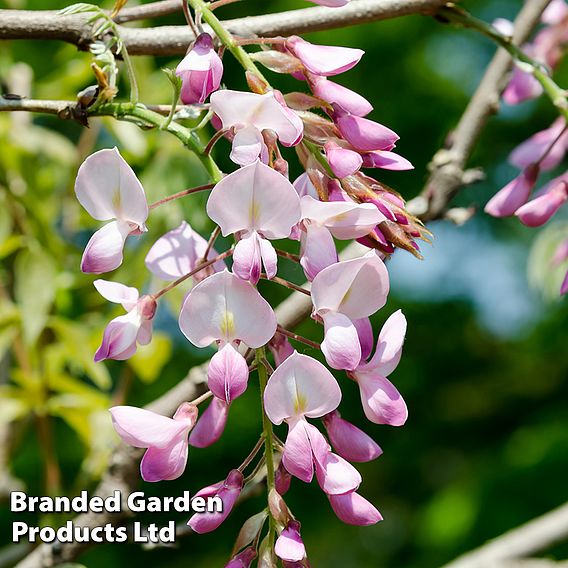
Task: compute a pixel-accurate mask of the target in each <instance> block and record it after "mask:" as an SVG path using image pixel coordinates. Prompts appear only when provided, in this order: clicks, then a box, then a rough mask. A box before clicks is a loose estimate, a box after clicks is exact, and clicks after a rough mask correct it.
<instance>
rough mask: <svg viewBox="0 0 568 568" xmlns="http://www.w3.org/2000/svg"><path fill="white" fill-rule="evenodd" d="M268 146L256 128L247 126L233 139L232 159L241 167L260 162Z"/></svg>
mask: <svg viewBox="0 0 568 568" xmlns="http://www.w3.org/2000/svg"><path fill="white" fill-rule="evenodd" d="M265 147H266V145H265V143H264V140H263V138H262V134H261V133H260V131H259V130H258V129H257V128H256V126H247V127H245V128H240V129H239V130H237V132H236V134H235V136H234V138H233V147H232V150H231V154H230V158H231V160H233V162H235V164H239V165H240V166H247V165H248V164H252V163H253V162H254V161H256V160H258V158H259V156H260V155H261V153H262V152H263V149H265Z"/></svg>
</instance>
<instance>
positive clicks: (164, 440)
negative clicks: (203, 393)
mask: <svg viewBox="0 0 568 568" xmlns="http://www.w3.org/2000/svg"><path fill="white" fill-rule="evenodd" d="M110 413H111V416H112V424H113V426H114V429H115V430H116V432H117V434H118V435H119V436H120V437H121V438H122V440H123V441H124V442H125V443H127V444H129V445H130V446H134V447H135V448H147V450H146V453H145V454H144V457H143V458H142V461H141V462H140V473H141V474H142V478H143V479H144V481H164V480H168V479H177V478H178V477H179V476H180V475H181V474H182V473H183V472H184V470H185V466H186V464H187V455H188V445H187V438H188V434H189V432H190V430H191V429H192V428H193V425H194V424H195V421H196V419H197V407H196V406H194V405H193V404H189V403H188V402H184V403H183V404H181V405H180V406H179V408H178V409H177V410H176V412H175V414H174V416H173V418H168V417H167V416H162V415H161V414H156V413H155V412H152V411H150V410H145V409H143V408H136V407H134V406H114V407H112V408H111V409H110Z"/></svg>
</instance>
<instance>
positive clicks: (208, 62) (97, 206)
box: [75, 0, 428, 567]
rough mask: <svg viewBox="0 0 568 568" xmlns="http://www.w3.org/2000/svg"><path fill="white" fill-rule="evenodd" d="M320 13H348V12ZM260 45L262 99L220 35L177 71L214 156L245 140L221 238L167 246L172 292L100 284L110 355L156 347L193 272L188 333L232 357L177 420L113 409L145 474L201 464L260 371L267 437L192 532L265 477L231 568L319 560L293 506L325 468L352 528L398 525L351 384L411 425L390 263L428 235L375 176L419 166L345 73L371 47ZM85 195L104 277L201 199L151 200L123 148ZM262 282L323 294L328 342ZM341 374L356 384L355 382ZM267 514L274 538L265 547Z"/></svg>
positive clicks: (218, 201) (371, 410)
mask: <svg viewBox="0 0 568 568" xmlns="http://www.w3.org/2000/svg"><path fill="white" fill-rule="evenodd" d="M317 3H319V4H322V5H325V6H332V7H336V6H341V5H344V4H346V3H347V2H346V0H338V1H331V0H325V1H324V0H321V1H320V2H317ZM207 13H208V15H209V17H210V18H211V17H212V14H211V12H210V11H209V12H207ZM198 14H199V12H198ZM201 15H203V16H205V13H203V14H201ZM197 25H199V20H198V22H197ZM259 43H260V44H261V45H262V49H261V50H260V51H257V52H255V53H254V54H246V52H244V51H243V53H245V54H246V55H247V57H251V58H250V59H249V63H250V65H249V68H248V69H247V79H248V84H249V86H250V88H251V91H250V92H244V91H235V90H231V89H228V88H221V84H222V74H223V63H222V60H221V57H220V55H219V49H218V48H219V42H218V38H217V39H216V38H215V37H213V36H212V35H210V34H209V33H208V32H202V33H201V34H200V35H199V36H198V37H197V39H196V40H195V42H194V43H193V45H192V47H191V49H190V50H189V52H188V54H187V55H186V57H185V58H184V59H183V60H182V61H181V62H180V64H179V66H178V68H177V70H176V74H177V76H178V77H179V78H180V80H181V99H182V102H183V103H184V104H199V105H203V104H205V105H207V108H208V109H209V110H210V113H211V116H212V119H211V124H212V126H213V127H214V128H215V129H216V133H215V134H214V135H213V138H212V139H211V142H210V143H209V145H208V151H209V152H210V151H211V149H212V148H213V146H214V145H215V144H216V143H217V142H218V141H219V140H221V139H222V138H225V139H227V140H228V141H229V142H230V145H231V149H230V154H229V157H230V159H231V160H232V162H233V163H234V164H235V169H234V171H233V172H231V173H229V174H227V175H224V176H220V177H219V179H215V180H213V181H214V183H212V184H211V185H209V186H203V187H202V188H198V189H200V190H202V191H208V190H210V194H209V197H208V200H207V206H206V212H207V215H208V217H209V218H210V219H211V220H212V221H213V223H215V225H216V229H215V230H214V231H213V233H212V235H211V237H210V238H209V239H205V238H204V237H202V236H201V235H199V234H198V233H197V232H196V231H194V230H193V229H192V227H190V225H189V224H188V223H187V222H185V221H184V222H182V223H181V225H179V226H178V227H173V228H172V229H171V230H170V231H169V232H168V233H166V234H165V235H163V236H162V237H161V238H159V239H158V240H157V241H156V242H155V243H154V244H153V245H152V246H151V247H150V248H149V252H148V254H147V256H146V261H145V262H146V267H147V268H148V270H149V271H150V273H152V274H153V275H155V276H156V277H158V278H159V279H162V280H164V281H166V282H169V283H168V284H167V285H166V286H165V287H164V288H162V289H160V290H157V291H154V292H149V293H146V294H141V293H140V292H139V291H138V290H137V289H135V288H132V287H129V286H127V285H125V284H122V283H118V282H113V281H109V280H102V279H98V280H95V282H94V285H95V287H96V289H97V290H98V292H99V293H100V294H101V295H102V296H103V297H104V298H106V299H107V300H109V301H110V302H114V303H118V304H121V305H122V306H123V308H124V309H125V311H126V314H124V315H121V316H118V317H116V318H115V319H113V320H112V321H111V322H110V323H109V324H108V325H107V327H106V329H105V331H104V334H103V340H102V344H101V346H100V347H99V349H98V350H97V352H96V354H95V360H96V361H102V360H104V359H118V360H123V359H127V358H129V357H131V356H132V355H133V354H134V353H135V352H136V350H137V347H138V345H146V344H147V343H149V342H150V341H151V339H152V324H153V320H154V316H155V313H156V310H157V308H158V306H159V303H160V299H161V298H162V296H163V295H164V294H166V293H167V292H169V291H170V290H171V289H173V288H174V287H176V286H177V285H179V284H181V283H182V282H184V281H186V280H188V279H190V278H191V279H192V283H193V287H192V288H191V290H190V291H189V292H188V293H187V295H186V297H185V299H184V301H183V305H182V306H181V308H180V312H179V327H180V329H181V331H182V333H183V334H184V336H185V337H186V338H187V340H188V341H189V342H190V343H191V344H192V345H194V346H196V347H199V348H206V347H208V346H211V345H213V346H215V347H216V349H217V351H216V353H215V354H214V355H213V357H212V358H211V360H210V362H209V365H208V369H207V386H208V389H209V390H208V392H206V393H205V394H204V395H202V396H200V397H199V398H198V399H196V400H194V401H188V402H184V403H183V404H182V405H181V406H180V407H179V408H178V409H177V411H176V412H175V414H174V415H173V417H171V418H170V417H166V416H162V415H159V414H156V413H154V412H152V411H150V410H145V409H141V408H135V407H130V406H117V407H114V408H111V409H110V413H111V415H112V422H113V424H114V428H115V430H116V432H117V433H118V434H119V436H120V437H121V438H122V439H123V440H124V442H126V443H127V444H130V445H132V446H135V447H139V448H145V449H146V452H145V454H144V457H143V459H142V462H141V465H140V471H141V475H142V478H143V479H144V480H146V481H150V482H157V481H163V480H171V479H176V478H178V477H180V476H181V475H182V474H183V472H184V470H185V468H186V464H187V460H188V446H193V447H194V448H204V447H207V446H210V445H211V444H214V443H215V442H216V441H217V440H218V439H219V438H220V437H221V436H222V434H223V431H224V429H225V425H226V423H227V419H228V415H229V412H230V408H231V406H232V405H233V404H238V399H239V397H240V396H241V395H242V394H243V393H244V392H245V391H246V390H247V388H249V382H250V374H251V372H252V371H253V370H256V372H257V375H258V379H259V383H260V389H261V392H262V405H261V408H260V411H261V413H262V417H263V431H262V434H261V435H260V438H259V441H258V443H257V444H256V445H255V447H254V448H253V451H252V452H251V454H250V455H249V456H248V457H247V458H246V459H245V460H244V462H243V463H242V464H241V465H240V466H238V467H236V468H235V469H233V470H231V471H230V472H228V474H227V475H226V477H225V478H224V479H223V480H222V481H220V482H218V483H215V484H213V485H211V486H209V487H206V488H204V489H202V490H201V491H199V492H198V493H197V494H196V495H197V496H212V495H216V496H218V497H219V498H220V499H221V500H222V502H223V504H224V507H223V511H222V512H215V513H199V514H195V515H194V516H193V517H192V518H191V519H189V521H188V524H189V525H190V526H191V528H192V529H193V530H194V531H195V532H198V533H206V532H210V531H213V530H214V529H216V528H217V527H218V526H219V525H220V524H221V523H222V522H223V521H224V520H225V519H226V517H227V516H228V515H229V514H230V512H231V510H232V508H233V507H234V505H235V503H236V502H237V500H238V498H239V495H240V494H241V491H242V490H243V488H244V487H245V485H247V484H249V483H252V482H253V478H255V476H256V475H257V474H258V472H259V471H262V470H265V471H266V479H267V486H268V499H267V508H266V510H264V511H261V512H260V513H259V515H256V516H255V517H254V520H251V522H250V523H249V525H253V526H254V527H255V529H254V530H253V531H252V534H251V537H250V538H249V539H248V541H247V542H240V543H239V547H238V548H237V549H236V550H235V551H234V557H233V558H232V559H231V560H230V561H229V562H228V564H227V566H231V567H236V566H241V567H243V566H250V564H251V562H252V561H253V560H254V559H255V558H256V557H257V556H258V557H259V558H261V559H262V558H265V559H266V558H273V555H276V557H278V558H280V559H281V561H282V563H283V565H284V566H287V567H292V566H307V565H308V561H307V556H306V550H305V547H304V544H303V542H302V538H301V536H300V528H301V527H300V523H299V522H298V520H297V519H296V518H295V517H294V515H293V513H292V511H291V510H290V509H289V507H288V506H287V505H286V503H285V500H284V495H285V494H286V492H287V491H288V489H289V488H290V483H291V480H292V478H294V477H295V478H297V479H298V480H300V481H302V482H306V483H309V482H311V481H312V479H313V477H314V475H315V478H316V480H317V483H318V485H319V486H320V488H321V490H322V491H323V492H324V493H325V495H326V496H327V498H328V499H329V502H330V505H331V508H332V509H333V511H334V512H335V514H336V515H337V516H338V517H339V519H341V520H342V521H343V522H345V523H349V524H353V525H370V524H374V523H376V522H378V521H380V520H381V519H382V517H381V514H380V513H379V511H378V510H377V509H376V508H375V507H374V505H372V504H371V503H370V502H369V501H367V500H366V499H365V497H363V496H362V495H361V493H360V492H359V488H360V485H361V482H362V479H361V475H360V474H359V472H358V471H357V469H356V468H355V467H354V466H353V465H352V463H354V462H355V463H357V462H366V461H370V460H374V459H375V458H377V457H378V456H379V455H381V453H382V450H381V448H380V447H379V446H378V445H377V443H376V442H375V441H374V440H373V439H372V438H371V437H370V436H369V435H367V434H366V433H365V432H364V431H363V430H361V429H359V428H358V427H357V426H355V425H354V424H351V423H350V422H348V421H347V420H345V419H344V418H342V417H341V415H340V413H339V406H340V403H341V399H342V388H343V389H348V388H351V386H350V385H351V382H350V381H347V380H346V379H351V380H352V381H353V383H355V384H356V385H357V387H358V388H359V391H360V397H361V403H362V408H363V411H364V414H365V416H366V417H367V419H368V420H369V421H371V422H373V423H375V424H388V425H392V426H401V425H403V424H404V423H405V421H406V419H407V414H408V413H407V408H406V404H405V402H404V400H403V398H402V397H401V395H400V394H399V392H398V391H397V389H396V387H395V386H394V385H393V384H392V383H391V382H390V381H389V379H388V378H387V377H388V376H389V375H390V374H391V373H392V372H393V371H394V370H395V368H396V367H397V365H398V363H399V361H400V358H401V352H402V346H403V341H404V337H405V333H406V319H405V317H404V315H403V314H402V312H401V311H400V310H398V311H396V312H394V313H393V314H391V315H390V317H388V318H385V319H386V321H385V323H384V326H383V328H382V330H381V331H380V333H379V335H378V338H377V339H376V341H375V337H374V334H373V328H372V326H371V323H370V320H369V318H370V317H371V316H373V315H374V314H375V313H377V312H378V311H379V310H381V308H383V307H384V306H385V304H386V301H387V296H388V293H389V275H388V272H387V268H386V266H385V260H386V259H387V257H388V256H389V255H390V254H392V253H393V252H394V250H395V248H396V247H401V248H404V249H406V250H408V251H410V252H412V253H413V254H415V255H418V254H419V252H418V245H417V240H418V239H426V238H427V236H428V233H427V231H426V230H425V229H424V227H423V226H422V224H421V223H420V222H419V221H418V220H417V219H416V218H414V217H413V216H412V215H410V214H409V213H408V212H407V211H406V209H405V203H404V200H403V199H402V198H401V196H400V195H399V194H397V193H396V192H395V191H394V190H392V189H391V188H389V187H387V186H386V185H384V184H382V183H381V182H380V181H377V180H376V179H374V178H372V177H370V176H369V175H368V174H367V173H364V171H363V170H364V169H366V168H384V169H389V170H407V169H410V168H412V166H411V164H410V162H408V160H406V159H405V158H403V157H402V156H400V155H399V154H397V153H395V152H394V148H395V145H396V142H397V140H398V136H397V135H396V133H395V132H393V131H392V130H391V129H390V128H388V127H386V126H384V125H382V124H379V123H377V122H374V121H373V120H371V119H369V118H367V116H368V114H369V113H370V112H371V111H372V106H371V104H370V103H369V102H368V101H366V100H365V99H364V98H363V97H362V96H361V95H359V94H357V93H355V92H353V91H351V90H349V89H347V88H346V87H343V86H341V85H339V84H338V83H335V82H333V81H332V80H330V79H329V77H332V76H334V75H338V74H340V73H343V72H345V71H347V70H349V69H351V68H353V67H354V66H355V65H356V64H357V63H358V62H359V60H360V59H361V57H362V56H363V52H362V51H361V50H358V49H352V48H345V47H338V46H333V47H332V46H319V45H314V44H311V43H309V42H307V41H305V40H303V39H301V38H300V37H296V36H293V37H289V38H274V39H270V38H263V39H262V40H261V39H259ZM267 44H271V48H270V49H267V48H266V45H267ZM253 58H254V59H255V60H256V61H257V62H259V63H261V64H263V65H265V66H266V67H267V68H269V69H271V70H273V71H277V72H280V73H290V74H291V75H292V76H294V77H295V78H297V79H298V80H302V81H304V84H305V85H307V87H308V88H309V89H310V93H305V92H292V93H288V94H282V93H281V92H279V91H278V90H276V89H274V88H272V87H271V86H270V85H269V84H268V82H267V81H266V80H265V79H264V77H263V76H262V75H261V74H260V72H256V73H252V72H251V68H253V69H256V67H255V64H254V63H253ZM207 101H209V102H207ZM281 146H283V147H294V148H295V149H296V151H297V154H298V156H299V159H300V162H301V163H302V165H303V167H304V170H305V171H304V173H303V174H302V175H300V176H299V177H298V178H297V179H296V180H295V181H294V182H291V181H290V180H289V177H288V170H289V168H288V162H287V161H286V160H285V159H284V157H283V155H282V153H281ZM75 190H76V195H77V198H78V200H79V202H80V203H81V204H82V205H83V207H84V208H85V209H86V210H87V212H88V213H89V214H90V215H91V216H92V217H93V218H94V219H96V220H99V221H105V222H107V224H106V225H104V226H103V227H102V228H100V229H99V230H98V231H97V232H96V233H95V234H94V235H93V236H92V238H91V239H90V241H89V243H88V244H87V247H86V249H85V252H84V255H83V260H82V263H81V269H82V270H83V272H86V273H92V274H102V273H106V272H109V271H112V270H114V269H115V268H117V267H118V266H119V265H120V264H121V262H122V259H123V254H124V253H123V248H124V245H125V242H126V240H127V239H128V238H129V237H130V236H132V235H142V234H143V233H145V232H146V230H147V229H146V223H147V222H148V223H150V222H151V220H150V221H149V214H150V213H151V211H152V210H153V209H154V208H155V207H156V206H158V205H160V204H162V203H165V202H167V201H169V200H171V199H173V198H175V197H181V196H182V195H187V194H189V193H190V191H185V192H180V194H176V196H167V197H165V198H164V199H162V200H161V201H159V202H157V203H154V204H151V205H148V203H147V200H146V196H145V192H144V189H143V187H142V185H141V183H140V181H139V180H138V179H137V177H136V174H135V173H134V171H133V170H132V169H131V168H130V167H129V166H128V164H127V163H126V161H125V160H124V159H123V157H122V156H121V155H120V153H119V151H118V150H117V149H116V148H114V149H104V150H100V151H98V152H96V153H95V154H93V155H91V156H89V157H88V158H87V159H86V160H85V162H84V163H83V165H82V166H81V167H80V169H79V172H78V175H77V180H76V186H75ZM219 234H222V235H223V236H225V237H231V238H232V239H233V241H234V244H233V246H231V247H230V248H228V249H227V250H225V251H224V252H219V251H217V250H215V248H214V246H215V241H216V238H217V236H218V235H219ZM282 239H291V240H293V241H296V242H299V254H298V255H294V254H291V253H285V252H283V251H281V250H279V249H277V248H276V247H275V244H274V242H275V241H278V240H282ZM336 239H339V240H344V241H346V240H357V241H359V243H361V244H362V245H364V246H365V247H366V252H362V253H361V256H359V257H357V258H352V259H349V260H340V259H339V256H338V252H337V248H336ZM279 257H280V258H281V261H282V260H283V259H286V260H292V261H296V262H297V263H298V265H299V267H301V268H300V270H303V272H304V274H305V276H306V278H307V279H308V281H309V285H308V287H301V286H298V285H297V284H293V283H291V282H288V281H286V280H284V279H282V278H281V277H279V276H278V272H279V262H278V259H279ZM228 262H229V263H228ZM261 279H265V280H272V281H274V282H275V283H278V284H282V285H284V286H286V287H288V288H292V289H295V290H298V291H300V292H301V293H304V294H307V295H310V296H311V300H312V305H313V309H312V318H313V319H314V320H315V321H316V322H318V323H320V324H322V326H323V341H322V342H321V345H319V344H317V343H315V342H313V341H310V340H307V339H305V338H302V337H301V336H298V335H296V334H294V333H293V332H291V331H289V330H286V329H284V328H282V327H281V326H280V325H279V324H278V322H277V319H276V316H275V313H274V311H273V308H272V306H271V305H270V304H269V303H268V302H267V301H266V300H265V299H264V298H263V297H262V295H261V294H260V292H259V290H258V289H257V284H258V283H259V281H260V280H261ZM290 340H292V341H294V342H299V343H300V344H304V345H308V346H309V347H310V348H312V349H321V352H322V355H323V359H324V360H325V362H326V363H327V366H326V365H324V364H323V363H322V362H320V360H318V358H314V357H312V356H310V355H308V354H305V353H301V352H299V351H297V350H296V349H295V348H294V347H293V346H292V344H291V343H290ZM269 352H270V353H271V354H272V358H273V362H272V363H271V362H270V361H269ZM328 367H329V368H331V369H334V370H336V371H340V372H344V373H345V376H341V375H340V376H339V381H338V378H336V376H334V374H332V372H331V371H330V370H329V369H328ZM340 383H341V386H340ZM207 402H208V405H207V407H206V409H205V410H204V411H202V412H200V407H201V405H203V404H204V403H207ZM283 422H285V423H286V425H287V427H288V433H287V436H286V439H285V440H284V441H280V440H279V438H278V437H277V436H276V434H275V433H274V431H273V425H280V424H282V423H283ZM318 423H319V424H321V425H322V426H323V429H324V431H325V432H326V433H327V436H326V435H324V433H323V432H322V430H321V429H320V428H318V426H317V425H318ZM263 449H264V452H263V454H262V455H260V458H259V457H258V456H259V454H261V450H263ZM255 460H256V465H255V466H254V467H253V468H252V471H251V472H249V474H248V475H247V474H246V471H247V469H248V468H249V467H251V466H252V464H253V463H254V462H255ZM267 519H268V531H267V533H266V536H265V537H264V539H263V540H261V535H262V533H263V526H264V525H265V521H266V520H267ZM263 565H273V564H263Z"/></svg>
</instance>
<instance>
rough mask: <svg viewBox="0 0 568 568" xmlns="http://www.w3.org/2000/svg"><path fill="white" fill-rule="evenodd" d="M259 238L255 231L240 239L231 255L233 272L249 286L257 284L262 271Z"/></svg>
mask: <svg viewBox="0 0 568 568" xmlns="http://www.w3.org/2000/svg"><path fill="white" fill-rule="evenodd" d="M260 241H261V237H259V236H258V233H257V232H256V231H251V233H250V234H249V235H247V236H245V237H242V238H241V239H240V240H239V242H238V243H237V245H236V246H235V252H234V253H233V272H234V273H235V274H236V275H237V276H238V277H239V278H242V279H243V280H248V281H249V282H250V283H251V284H254V285H255V286H256V284H257V283H258V281H259V279H260V273H261V271H262V257H261V252H260Z"/></svg>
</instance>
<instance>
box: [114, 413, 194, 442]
mask: <svg viewBox="0 0 568 568" xmlns="http://www.w3.org/2000/svg"><path fill="white" fill-rule="evenodd" d="M109 412H110V413H111V416H112V424H113V426H114V429H115V430H116V432H117V434H118V435H119V436H120V437H121V438H122V439H123V440H124V442H126V443H127V444H128V445H130V446H134V447H135V448H150V447H155V448H161V449H165V448H168V447H170V446H171V444H172V443H173V442H174V441H175V440H177V439H178V438H180V437H183V436H185V433H187V432H188V431H189V427H190V425H188V424H187V423H186V422H183V421H180V420H173V419H172V418H168V417H167V416H162V415H161V414H156V413H155V412H152V411H150V410H145V409H144V408H136V407H135V406H113V407H112V408H111V409H110V410H109Z"/></svg>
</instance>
